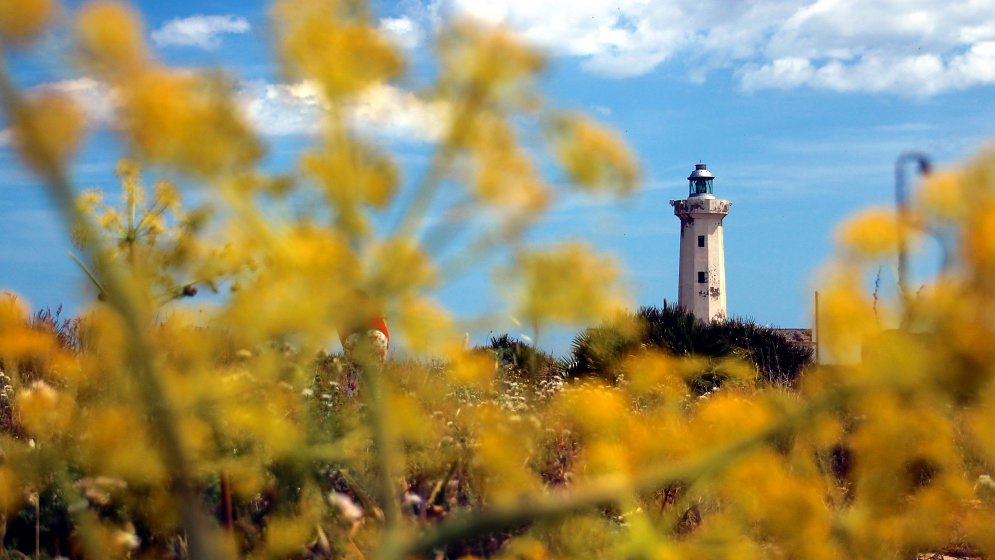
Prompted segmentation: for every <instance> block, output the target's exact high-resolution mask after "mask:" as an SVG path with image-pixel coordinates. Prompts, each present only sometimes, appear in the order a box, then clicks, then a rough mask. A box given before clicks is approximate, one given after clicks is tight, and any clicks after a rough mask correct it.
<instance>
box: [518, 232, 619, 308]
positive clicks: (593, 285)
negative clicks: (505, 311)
mask: <svg viewBox="0 0 995 560" xmlns="http://www.w3.org/2000/svg"><path fill="white" fill-rule="evenodd" d="M518 268H519V270H520V274H521V277H522V281H521V286H520V287H519V292H518V294H517V295H518V298H517V300H518V301H517V306H518V309H517V311H516V313H515V315H516V316H518V317H522V318H525V319H527V320H528V321H529V323H542V322H546V321H553V322H559V323H567V324H570V323H581V322H585V321H597V320H600V319H603V318H605V317H607V316H609V315H610V314H611V313H613V312H615V311H617V310H618V309H620V308H621V307H623V302H624V300H623V298H622V296H621V294H620V291H621V290H620V288H619V279H618V271H617V268H616V266H615V263H614V261H613V260H612V259H610V258H608V257H605V256H602V255H598V254H597V253H594V252H593V251H591V250H590V249H588V248H587V247H585V246H584V245H582V244H580V243H569V244H565V245H561V246H559V247H556V248H552V249H547V250H544V251H533V252H529V253H525V254H524V255H522V256H521V257H520V258H519V261H518Z"/></svg>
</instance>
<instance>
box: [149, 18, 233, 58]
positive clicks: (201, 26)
mask: <svg viewBox="0 0 995 560" xmlns="http://www.w3.org/2000/svg"><path fill="white" fill-rule="evenodd" d="M251 29H252V26H251V25H249V22H248V20H246V19H245V18H243V17H237V16H231V15H224V16H204V15H196V16H190V17H185V18H176V19H171V20H169V21H167V22H166V23H165V24H163V26H162V27H160V28H159V29H156V30H155V31H153V32H152V42H154V43H155V44H157V45H159V46H168V45H175V46H184V47H200V48H202V49H208V50H211V49H216V48H217V47H218V46H219V45H220V44H221V35H224V34H238V33H248V32H249V31H250V30H251Z"/></svg>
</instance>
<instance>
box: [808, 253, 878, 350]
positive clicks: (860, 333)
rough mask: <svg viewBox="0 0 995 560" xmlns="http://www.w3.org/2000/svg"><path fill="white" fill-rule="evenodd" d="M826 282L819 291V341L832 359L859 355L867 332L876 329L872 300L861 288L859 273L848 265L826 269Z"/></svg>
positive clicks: (870, 332)
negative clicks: (829, 276)
mask: <svg viewBox="0 0 995 560" xmlns="http://www.w3.org/2000/svg"><path fill="white" fill-rule="evenodd" d="M829 274H831V275H832V279H831V282H830V285H829V286H828V287H827V288H826V289H824V290H820V292H819V326H818V327H819V344H820V345H821V347H822V348H823V349H824V350H825V351H826V352H827V356H831V358H829V360H830V362H832V360H833V359H837V360H843V361H845V362H847V363H853V362H856V361H857V360H858V359H859V355H860V349H861V347H862V345H863V343H864V340H865V339H866V338H867V336H868V335H870V334H872V333H874V332H877V331H878V330H879V327H878V321H877V317H876V315H875V313H874V302H873V300H871V298H869V297H868V296H867V294H865V293H864V292H863V290H861V288H860V284H859V275H858V274H857V273H856V272H855V271H853V270H849V269H842V270H836V271H830V272H829Z"/></svg>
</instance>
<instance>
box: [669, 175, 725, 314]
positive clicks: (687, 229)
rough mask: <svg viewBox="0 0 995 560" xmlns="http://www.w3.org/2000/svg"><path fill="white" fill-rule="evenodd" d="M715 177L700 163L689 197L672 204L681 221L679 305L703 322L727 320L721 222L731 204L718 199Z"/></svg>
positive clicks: (689, 186) (691, 184) (692, 178)
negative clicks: (713, 183) (715, 192)
mask: <svg viewBox="0 0 995 560" xmlns="http://www.w3.org/2000/svg"><path fill="white" fill-rule="evenodd" d="M714 180H715V176H714V175H712V173H711V171H709V170H708V165H706V164H704V163H699V164H697V165H695V166H694V171H692V172H691V175H690V176H688V197H687V198H686V199H682V200H671V201H670V205H671V206H673V207H674V215H675V216H677V217H678V218H679V219H680V220H681V261H680V269H679V274H678V289H677V305H679V306H680V307H683V308H684V309H686V310H688V311H690V312H691V313H692V314H693V315H694V316H695V317H697V318H698V319H701V320H702V321H721V320H724V319H725V318H726V265H725V248H724V244H723V240H722V220H723V219H724V218H725V217H726V215H727V214H729V207H730V206H732V203H731V202H729V201H728V200H724V199H721V198H715V194H714V191H713V190H712V189H713V186H712V182H713V181H714Z"/></svg>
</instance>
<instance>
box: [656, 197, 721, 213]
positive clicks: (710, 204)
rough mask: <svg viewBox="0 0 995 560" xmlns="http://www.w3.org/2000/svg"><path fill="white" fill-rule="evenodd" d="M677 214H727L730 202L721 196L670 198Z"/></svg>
mask: <svg viewBox="0 0 995 560" xmlns="http://www.w3.org/2000/svg"><path fill="white" fill-rule="evenodd" d="M670 205H671V206H673V207H674V214H676V215H677V216H693V215H695V214H728V213H729V207H730V206H732V203H731V202H729V201H728V200H724V199H721V198H711V197H708V198H706V197H701V196H695V197H691V198H688V199H682V200H671V201H670Z"/></svg>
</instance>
